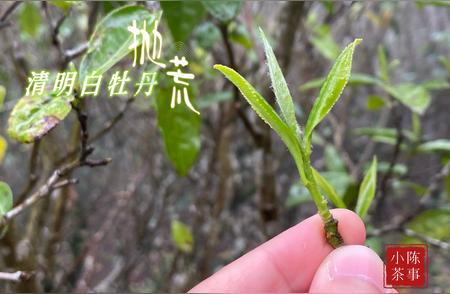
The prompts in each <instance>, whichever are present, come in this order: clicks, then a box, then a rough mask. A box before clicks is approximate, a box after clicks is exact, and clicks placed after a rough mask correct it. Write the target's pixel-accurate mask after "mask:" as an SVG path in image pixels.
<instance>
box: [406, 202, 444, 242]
mask: <svg viewBox="0 0 450 294" xmlns="http://www.w3.org/2000/svg"><path fill="white" fill-rule="evenodd" d="M448 224H450V210H449V209H431V210H427V211H424V212H423V213H421V214H420V215H418V216H417V217H415V218H414V219H413V220H412V221H410V222H409V223H408V224H407V225H406V226H407V228H409V229H411V230H413V231H415V232H416V233H419V234H421V235H425V236H428V237H431V238H434V239H438V240H441V241H445V242H446V241H450V226H449V225H448Z"/></svg>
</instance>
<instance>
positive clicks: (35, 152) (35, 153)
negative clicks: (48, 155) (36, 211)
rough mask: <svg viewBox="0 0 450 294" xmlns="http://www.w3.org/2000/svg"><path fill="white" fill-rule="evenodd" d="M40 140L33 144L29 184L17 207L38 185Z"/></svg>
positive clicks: (18, 200) (21, 194) (19, 198)
mask: <svg viewBox="0 0 450 294" xmlns="http://www.w3.org/2000/svg"><path fill="white" fill-rule="evenodd" d="M40 142H41V141H40V140H38V141H36V142H34V143H33V148H32V150H31V155H30V163H29V167H28V182H27V184H26V186H25V189H24V190H23V191H22V193H20V195H19V197H18V199H17V202H16V205H18V204H21V203H22V202H23V201H24V200H25V198H26V196H27V195H28V194H29V193H30V192H31V190H32V189H33V188H34V186H35V185H36V183H37V180H38V175H37V173H36V170H37V163H38V157H39V146H40Z"/></svg>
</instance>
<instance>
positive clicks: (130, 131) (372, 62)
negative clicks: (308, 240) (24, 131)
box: [0, 0, 450, 292]
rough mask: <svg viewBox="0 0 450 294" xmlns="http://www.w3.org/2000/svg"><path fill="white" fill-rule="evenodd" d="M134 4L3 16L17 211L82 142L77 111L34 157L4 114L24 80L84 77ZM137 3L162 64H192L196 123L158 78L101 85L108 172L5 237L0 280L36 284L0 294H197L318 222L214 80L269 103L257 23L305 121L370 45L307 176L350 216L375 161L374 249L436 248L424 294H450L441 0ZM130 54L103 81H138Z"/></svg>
mask: <svg viewBox="0 0 450 294" xmlns="http://www.w3.org/2000/svg"><path fill="white" fill-rule="evenodd" d="M128 4H130V2H125V1H101V2H81V1H80V2H77V1H42V2H39V1H33V2H32V1H30V2H14V1H2V2H1V3H0V35H1V39H2V40H3V41H2V42H1V44H0V47H1V54H0V122H1V124H0V125H1V128H0V180H2V181H4V182H6V183H8V184H9V186H10V187H11V189H12V192H13V194H14V203H15V204H17V203H19V202H20V201H23V200H24V199H26V197H27V196H29V195H30V194H31V193H32V192H33V191H36V190H37V189H38V188H39V187H41V185H43V184H44V183H45V181H46V179H47V178H48V177H49V175H51V174H52V172H53V171H54V170H55V169H57V168H59V167H60V166H61V164H62V163H65V162H67V161H68V160H70V159H72V158H73V152H76V151H77V148H78V146H79V141H80V140H81V139H80V137H79V132H80V129H79V126H78V123H77V117H76V115H75V114H74V111H72V113H71V114H69V115H68V116H67V118H65V120H64V121H63V122H61V123H60V124H59V125H58V127H56V128H55V129H54V130H52V131H51V132H49V133H48V134H47V135H45V136H44V137H43V138H42V139H40V140H36V141H35V142H34V143H32V144H20V143H18V142H17V141H15V140H14V139H12V138H9V137H8V135H7V128H8V117H9V116H10V113H11V110H12V109H13V108H14V106H15V105H16V103H17V101H18V100H19V99H20V97H22V96H23V95H24V94H25V88H26V86H27V77H28V76H29V74H30V71H32V70H49V71H50V72H51V73H52V74H55V73H56V72H58V71H60V70H61V69H64V68H67V66H68V62H69V60H70V61H73V64H74V65H72V66H74V67H75V68H77V69H80V63H81V60H82V59H83V56H84V55H85V54H89V53H86V49H87V48H88V47H89V46H90V45H89V44H88V41H89V39H90V38H91V36H92V34H93V32H94V30H95V27H96V25H97V24H98V23H100V21H101V20H102V19H103V18H104V17H105V16H106V15H107V14H108V13H111V12H113V11H115V9H120V8H121V7H123V6H124V5H128ZM132 4H135V5H139V6H142V7H145V8H146V9H147V10H148V11H149V13H151V14H152V15H155V16H156V15H158V13H160V12H161V11H162V12H163V15H162V17H161V22H160V25H159V27H158V30H159V31H160V32H161V33H162V36H163V54H162V55H163V56H162V59H163V60H164V61H165V62H166V63H167V61H168V60H169V59H171V58H172V57H173V56H174V55H179V56H181V55H184V56H186V58H187V60H188V61H189V63H190V64H189V71H190V72H192V73H194V74H195V75H196V78H195V80H194V81H193V83H191V94H192V96H193V97H195V102H194V103H195V105H196V107H197V109H199V110H200V111H201V116H197V115H196V114H194V113H193V112H191V111H190V110H188V109H187V108H186V107H182V106H180V107H177V108H175V110H170V109H169V107H168V106H169V99H170V91H171V89H170V87H169V86H168V85H169V80H168V79H167V77H166V76H165V75H164V74H163V73H162V72H160V74H159V76H158V82H159V85H158V86H156V90H155V92H154V94H153V95H152V96H151V97H150V98H145V97H136V98H133V97H128V98H127V97H119V98H117V97H114V98H110V97H108V95H107V91H106V89H107V87H106V86H105V84H103V86H102V89H103V90H102V92H101V94H100V95H99V97H97V98H86V99H84V100H83V103H82V104H83V105H82V107H83V109H84V111H85V112H86V113H87V116H88V123H89V124H88V129H89V132H90V134H91V135H92V137H91V139H92V140H91V141H92V142H90V143H91V145H92V146H93V147H94V148H95V152H94V156H98V157H110V158H112V162H111V163H109V164H108V165H107V166H104V167H96V168H88V167H87V168H80V169H77V170H76V171H73V173H71V176H72V177H74V178H76V179H77V180H78V184H76V185H67V186H64V187H62V188H61V189H57V190H55V191H53V192H52V193H50V195H49V197H45V198H44V199H43V200H41V201H39V202H38V203H36V205H34V206H32V207H31V208H30V209H28V210H26V211H25V212H24V213H22V214H21V215H20V216H19V217H17V218H16V219H14V221H13V222H12V223H10V224H9V226H8V229H7V230H5V231H4V232H3V237H2V239H1V240H0V246H1V254H2V262H1V265H2V266H1V269H2V270H1V271H15V270H25V271H33V272H34V273H35V275H34V276H33V278H32V279H30V280H28V281H26V282H21V283H5V284H3V283H2V284H1V285H0V287H1V288H0V289H1V290H2V291H11V290H16V291H22V292H24V291H83V292H84V291H101V292H105V291H136V292H148V291H186V290H187V289H189V288H190V287H192V286H193V285H195V284H196V283H197V282H199V281H200V280H202V279H203V278H205V277H207V276H209V275H210V274H211V273H213V272H214V271H215V270H217V269H219V268H220V267H221V266H222V265H224V264H226V263H228V262H230V261H232V260H234V259H236V258H237V257H239V256H240V255H242V254H244V253H245V252H247V251H249V250H250V249H252V248H254V247H255V246H257V245H258V244H260V243H262V242H264V241H265V240H267V239H269V238H270V237H272V236H274V235H275V234H277V233H279V232H281V231H282V230H284V229H286V228H288V227H290V226H292V225H294V224H296V223H297V222H299V221H301V220H302V219H304V218H306V217H308V216H310V215H312V214H314V213H315V212H316V211H315V207H314V205H313V204H312V201H311V198H310V197H309V194H308V192H307V190H306V188H305V187H304V186H303V185H302V184H301V183H300V182H299V179H298V176H297V172H296V169H295V164H294V162H292V160H291V158H290V156H289V154H288V152H287V150H286V149H285V148H284V147H283V145H282V143H281V142H280V140H279V139H278V138H277V137H276V136H274V134H273V132H271V131H270V130H269V129H268V127H266V126H265V125H264V124H263V123H262V122H261V121H260V120H259V118H258V117H256V116H255V114H254V113H253V112H252V111H251V109H250V108H249V107H248V106H247V104H246V103H245V101H244V100H243V98H242V97H241V96H240V94H239V92H238V91H237V90H236V89H235V88H233V87H232V85H231V84H230V83H229V82H227V81H225V79H224V78H223V77H222V76H221V75H219V74H218V73H217V72H216V71H215V70H213V69H212V65H214V64H216V63H221V64H225V65H228V66H230V67H232V68H234V69H236V70H237V71H238V72H240V73H241V74H242V75H243V76H244V77H245V78H246V79H248V80H249V81H250V82H251V83H252V84H253V85H254V86H255V87H256V88H257V89H258V90H259V91H260V92H261V93H262V95H263V96H264V97H265V98H266V99H267V100H268V101H269V102H270V103H271V104H274V98H273V96H274V95H273V93H272V90H271V88H270V87H269V85H270V81H269V77H268V74H267V72H268V69H267V66H266V61H265V58H264V50H263V45H262V44H261V42H260V39H259V37H258V34H257V32H258V27H261V28H263V29H264V31H265V32H266V35H267V37H268V38H269V41H270V42H271V44H272V46H273V48H274V50H275V54H276V56H277V58H278V61H279V63H280V66H281V68H282V70H283V72H284V74H285V76H286V79H287V82H288V85H289V88H290V91H291V93H292V95H293V97H294V101H295V106H296V114H297V118H298V120H299V121H300V122H301V124H302V125H304V124H305V117H306V114H307V113H308V112H309V111H310V109H311V106H312V104H313V102H314V98H315V97H317V95H318V90H319V88H320V86H321V85H322V83H323V81H324V77H325V75H326V74H327V72H328V71H329V68H330V67H331V64H332V63H333V62H334V60H335V59H336V57H337V55H338V54H339V52H340V51H341V50H342V48H343V46H344V45H345V44H348V43H349V42H350V41H352V40H353V39H355V38H359V37H360V38H363V40H364V41H363V42H362V43H361V44H360V45H359V47H358V50H357V52H356V53H355V57H354V60H353V63H354V65H353V70H352V76H351V78H350V81H349V86H348V87H347V88H346V89H345V91H344V93H343V97H342V98H341V100H340V101H339V102H338V103H337V104H336V106H335V108H334V109H333V111H332V112H331V114H330V115H329V116H327V118H326V119H325V120H324V122H323V123H322V124H321V125H320V126H319V127H318V131H317V132H316V133H315V135H314V137H313V143H314V146H315V148H314V151H313V155H312V162H313V165H314V166H315V167H316V169H318V170H319V171H321V173H322V174H323V175H324V177H325V178H326V179H327V180H328V181H329V182H330V183H331V184H332V185H333V187H335V189H336V191H337V193H338V195H339V196H341V197H342V199H343V201H344V203H345V205H346V206H347V207H348V208H350V209H354V207H355V204H356V201H357V195H358V189H359V186H360V184H361V181H362V178H363V175H364V174H365V171H366V170H367V169H368V167H369V165H370V162H371V159H372V157H373V156H374V155H376V156H377V158H378V181H377V191H376V196H375V199H374V202H373V203H372V205H371V208H370V210H369V214H368V216H367V217H366V218H365V222H366V225H367V235H368V239H367V245H368V246H370V247H372V248H373V249H374V250H375V251H377V252H378V253H379V254H380V255H381V256H382V255H383V245H384V244H387V243H401V242H404V243H424V242H426V243H428V244H429V245H430V247H429V250H430V252H429V254H430V258H429V260H430V275H429V288H428V289H425V290H424V291H433V292H448V291H450V283H449V281H448V276H449V274H450V266H449V263H448V261H449V245H448V244H449V242H450V205H449V200H450V176H449V169H450V167H449V159H450V129H449V124H450V118H449V117H450V116H449V115H448V110H449V106H450V100H449V94H450V90H449V89H450V84H449V80H450V54H449V49H450V7H449V5H450V3H449V2H448V1H427V0H424V1H380V2H377V1H336V2H335V1H313V2H281V1H280V2H279V1H275V2H270V1H267V2H265V1H171V2H158V1H137V2H134V1H133V3H132ZM111 23H112V26H114V19H113V21H112V22H111ZM114 33H117V34H118V35H117V36H119V33H120V32H112V34H114ZM95 37H96V36H95V34H94V37H93V38H94V41H95ZM102 44H103V46H104V47H105V46H106V47H105V48H106V49H108V50H114V49H116V48H115V47H114V46H116V45H117V44H116V45H114V42H112V43H111V45H108V40H105V41H104V43H102ZM105 44H106V45H105ZM108 46H109V47H108ZM88 52H89V50H88ZM124 56H125V58H123V59H121V60H118V61H117V63H115V65H114V66H113V67H112V69H110V70H109V71H108V72H107V75H110V73H111V72H112V71H113V70H119V69H121V70H125V69H130V68H131V66H132V62H133V56H132V54H127V52H125V55H124ZM106 59H108V58H106ZM94 61H96V62H98V61H99V60H98V59H95V60H94ZM81 68H83V66H81ZM149 68H150V69H152V68H153V67H152V66H151V65H149ZM138 74H139V72H138V71H137V72H134V70H133V71H132V72H131V75H133V76H134V77H137V76H138ZM105 80H107V79H106V78H105ZM2 190H3V191H6V188H4V187H3V186H2ZM0 192H1V191H0ZM8 193H9V192H8ZM8 193H7V192H1V195H2V197H7V196H5V195H7V194H8ZM5 199H6V198H5ZM2 205H3V204H2ZM1 208H2V213H4V212H3V210H4V209H3V208H4V206H2V207H1ZM6 210H8V209H6Z"/></svg>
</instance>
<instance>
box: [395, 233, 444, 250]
mask: <svg viewBox="0 0 450 294" xmlns="http://www.w3.org/2000/svg"><path fill="white" fill-rule="evenodd" d="M403 233H405V235H407V236H409V237H414V238H419V239H422V240H423V241H425V242H427V243H428V244H430V245H433V246H435V247H438V248H440V249H443V250H449V249H450V244H449V243H447V242H444V241H441V240H438V239H435V238H431V237H429V236H425V235H422V234H419V233H417V232H416V231H414V230H411V229H403Z"/></svg>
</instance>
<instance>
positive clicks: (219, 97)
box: [197, 91, 233, 109]
mask: <svg viewBox="0 0 450 294" xmlns="http://www.w3.org/2000/svg"><path fill="white" fill-rule="evenodd" d="M231 99H233V93H232V92H231V91H220V92H215V93H209V94H207V95H205V96H203V97H201V98H199V99H198V103H197V104H198V107H199V108H200V109H202V108H207V107H209V106H212V105H215V104H217V103H220V102H224V101H229V100H231Z"/></svg>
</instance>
